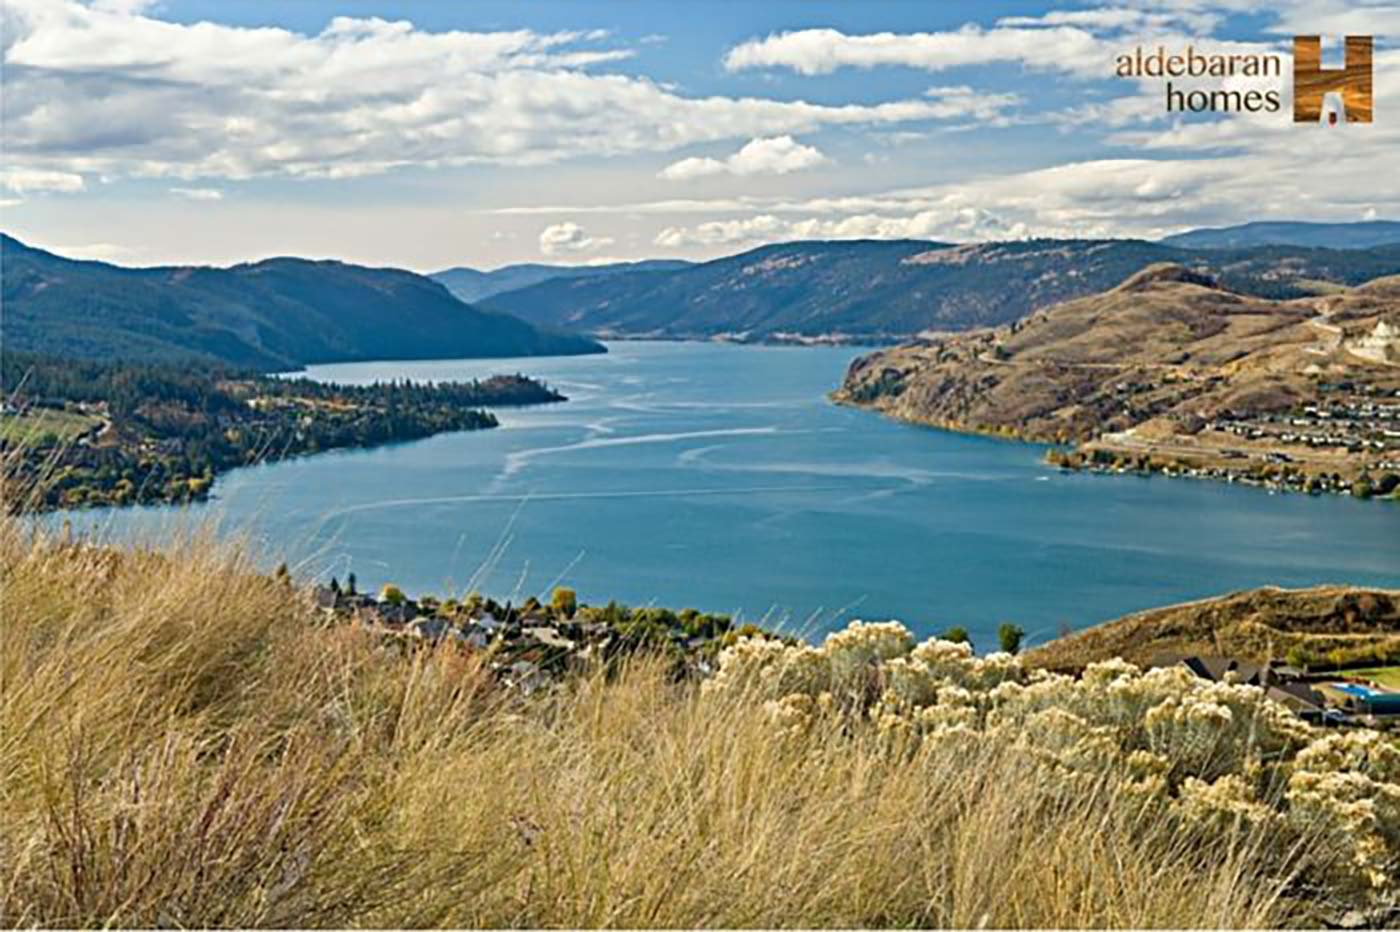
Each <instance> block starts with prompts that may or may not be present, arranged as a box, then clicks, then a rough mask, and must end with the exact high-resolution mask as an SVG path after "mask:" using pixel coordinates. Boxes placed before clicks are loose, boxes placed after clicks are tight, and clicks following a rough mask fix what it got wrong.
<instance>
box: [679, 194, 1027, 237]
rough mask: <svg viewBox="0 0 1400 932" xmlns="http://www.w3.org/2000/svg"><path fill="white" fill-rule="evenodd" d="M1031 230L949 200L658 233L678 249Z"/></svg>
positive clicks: (990, 234) (730, 222)
mask: <svg viewBox="0 0 1400 932" xmlns="http://www.w3.org/2000/svg"><path fill="white" fill-rule="evenodd" d="M1028 234H1029V228H1028V227H1026V226H1025V225H1024V224H1012V223H1007V222H1006V221H1005V220H1003V219H1002V218H1001V217H998V216H997V215H996V214H994V213H992V212H990V211H987V210H984V209H983V208H980V207H974V206H966V205H964V206H958V205H956V204H953V203H951V202H950V203H948V204H946V205H944V206H942V207H940V208H938V209H930V210H922V211H919V212H917V213H914V214H910V215H907V216H889V215H881V214H855V215H852V216H849V217H842V218H840V219H826V218H820V217H804V218H800V219H788V218H782V217H777V216H774V215H772V214H760V215H759V216H756V217H747V218H743V219H735V220H712V221H709V222H707V223H701V224H697V225H696V226H694V227H667V228H666V229H664V230H662V231H661V232H660V233H659V234H657V236H656V240H655V243H656V245H658V246H663V247H666V248H669V249H677V248H683V247H687V246H745V245H755V244H758V243H773V242H785V241H790V240H808V239H822V240H835V239H884V240H890V239H952V240H956V241H958V242H966V241H971V240H986V239H1002V240H1005V239H1021V238H1024V237H1025V236H1027V235H1028Z"/></svg>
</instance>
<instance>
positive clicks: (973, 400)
mask: <svg viewBox="0 0 1400 932" xmlns="http://www.w3.org/2000/svg"><path fill="white" fill-rule="evenodd" d="M1397 347H1400V277H1390V278H1385V279H1377V280H1376V281H1373V282H1370V283H1368V284H1366V285H1363V286H1361V287H1358V288H1354V289H1350V290H1344V291H1340V292H1337V293H1333V294H1328V295H1320V296H1316V297H1309V298H1303V299H1298V300H1292V301H1272V300H1268V299H1264V298H1256V297H1250V296H1246V295H1241V294H1237V293H1235V292H1232V291H1229V290H1227V289H1224V288H1222V287H1220V286H1219V285H1217V284H1216V283H1215V282H1214V281H1213V280H1212V279H1211V278H1209V277H1208V276H1205V275H1202V274H1200V273H1198V272H1194V271H1191V270H1189V269H1185V268H1182V267H1181V266H1174V265H1170V264H1156V265H1152V266H1148V267H1147V268H1145V269H1143V270H1141V271H1140V272H1138V273H1136V274H1134V275H1133V276H1131V277H1129V278H1128V279H1127V280H1126V281H1124V282H1123V283H1122V284H1121V285H1119V286H1118V287H1116V288H1114V289H1112V290H1110V291H1106V292H1103V293H1101V294H1097V295H1093V296H1091V297H1087V298H1081V299H1078V300H1074V301H1068V302H1065V303H1063V304H1058V305H1055V306H1053V307H1050V308H1047V309H1045V310H1043V311H1038V312H1036V313H1034V314H1031V315H1030V316H1028V317H1026V318H1024V319H1022V320H1020V321H1017V322H1016V323H1014V324H1012V325H1010V326H1007V327H1001V328H997V329H995V330H981V331H977V332H973V333H965V334H953V335H938V336H929V337H926V338H924V339H920V340H918V341H915V342H913V343H910V344H907V345H904V346H899V347H895V348H893V349H888V350H882V351H880V352H876V353H873V354H871V355H869V356H865V357H862V358H860V359H858V360H856V361H855V362H854V363H853V364H852V365H851V368H850V370H849V372H848V373H847V376H846V380H845V383H844V384H843V386H842V387H841V389H840V391H838V392H837V393H836V395H835V397H836V399H837V400H838V401H842V402H847V403H851V404H857V405H862V406H868V407H872V408H874V409H876V410H878V411H881V412H883V413H885V414H888V415H891V416H893V417H898V418H902V419H905V420H910V421H917V422H920V423H926V424H932V425H935V426H940V427H948V428H953V429H960V430H971V431H978V432H991V433H999V434H1006V435H1012V436H1018V437H1023V438H1026V439H1031V440H1038V441H1044V442H1061V443H1069V442H1076V443H1080V444H1084V445H1085V446H1084V448H1083V449H1084V450H1085V451H1086V452H1087V453H1088V454H1090V455H1092V454H1093V453H1094V451H1105V452H1107V453H1109V454H1111V455H1112V456H1113V457H1118V458H1133V457H1138V458H1142V459H1144V460H1146V459H1149V458H1156V459H1158V460H1159V461H1163V462H1166V461H1171V462H1177V461H1179V462H1180V463H1182V464H1184V465H1194V466H1200V465H1211V464H1212V463H1219V462H1221V461H1223V460H1227V459H1229V460H1235V461H1240V462H1241V463H1243V464H1251V463H1252V464H1254V465H1256V466H1261V465H1262V464H1266V463H1267V464H1279V463H1288V464H1293V465H1291V466H1290V467H1289V468H1291V469H1296V471H1297V472H1298V473H1299V474H1300V475H1328V476H1331V474H1333V473H1337V474H1340V475H1342V476H1346V477H1355V476H1357V475H1360V474H1362V473H1365V472H1367V471H1368V470H1369V471H1371V472H1373V473H1374V472H1376V471H1385V470H1387V469H1393V468H1394V467H1393V465H1392V464H1393V463H1394V461H1396V460H1400V349H1397ZM1309 407H1313V408H1315V409H1318V410H1314V411H1312V412H1309V411H1308V410H1307V409H1308V408H1309ZM1391 432H1395V433H1396V435H1395V436H1392V435H1391Z"/></svg>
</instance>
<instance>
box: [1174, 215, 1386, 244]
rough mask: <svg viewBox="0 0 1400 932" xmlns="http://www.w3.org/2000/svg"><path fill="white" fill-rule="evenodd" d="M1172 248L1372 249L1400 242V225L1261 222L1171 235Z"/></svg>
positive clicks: (1384, 222)
mask: <svg viewBox="0 0 1400 932" xmlns="http://www.w3.org/2000/svg"><path fill="white" fill-rule="evenodd" d="M1161 242H1163V243H1165V244H1167V245H1168V246H1182V247H1186V248H1191V249H1221V248H1235V247H1241V246H1264V245H1277V246H1324V247H1327V248H1329V249H1369V248H1370V247H1372V246H1385V245H1390V244H1394V243H1400V222H1397V221H1394V220H1365V221H1360V222H1357V223H1305V222H1303V221H1271V220H1261V221H1258V222H1255V223H1242V224H1240V225H1239V226H1233V227H1215V228H1203V229H1200V230H1188V231H1187V232H1185V233H1177V234H1176V235H1175V236H1168V237H1166V238H1165V239H1163V240H1161Z"/></svg>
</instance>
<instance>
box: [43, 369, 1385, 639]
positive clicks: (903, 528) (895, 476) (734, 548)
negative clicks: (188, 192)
mask: <svg viewBox="0 0 1400 932" xmlns="http://www.w3.org/2000/svg"><path fill="white" fill-rule="evenodd" d="M858 352H859V351H858V350H855V349H847V348H843V349H835V348H823V347H811V348H802V349H797V348H776V347H752V346H749V347H741V346H733V345H715V344H701V343H671V342H655V343H646V342H637V341H629V342H625V343H616V344H611V346H610V352H609V353H608V354H605V355H596V356H587V357H571V358H551V359H516V360H509V361H507V362H505V363H501V362H491V361H486V360H479V361H472V360H467V361H448V360H444V361H436V362H421V363H364V364H341V365H333V366H326V367H316V368H313V369H312V370H311V371H310V372H309V373H308V375H309V376H310V377H313V378H316V379H318V380H323V381H326V382H331V383H335V384H342V385H344V384H364V385H369V384H372V383H374V382H381V383H383V382H386V381H390V380H394V379H403V378H411V379H414V380H416V381H420V382H429V381H431V382H447V381H467V382H470V381H471V380H472V379H476V378H485V377H487V376H488V375H490V374H491V373H492V372H495V371H500V368H501V366H502V365H505V366H507V367H508V368H509V369H510V370H511V371H519V372H521V373H522V374H524V375H526V376H528V377H531V378H533V379H535V380H536V381H540V382H544V383H546V384H548V385H551V386H554V387H556V388H557V390H558V391H560V392H561V393H563V394H566V395H568V397H569V399H570V400H569V402H568V403H566V404H557V405H543V406H532V407H516V408H500V409H495V415H496V416H497V418H498V419H499V421H500V426H499V427H498V428H496V429H493V430H487V431H479V432H475V433H469V434H450V433H449V434H440V435H438V436H436V437H433V438H429V439H427V440H424V441H421V442H416V443H411V444H395V445H391V446H385V447H379V448H377V449H373V450H359V451H356V450H341V451H333V452H329V453H325V454H321V455H318V456H314V457H303V458H298V459H294V460H289V461H285V462H279V463H274V464H269V465H266V466H261V467H258V468H256V469H247V470H234V471H233V472H230V473H228V474H226V475H223V476H221V477H220V479H219V481H218V483H217V484H216V486H215V488H214V494H213V497H212V498H211V499H210V500H209V502H208V503H206V504H198V505H195V506H193V507H192V508H191V509H189V510H188V511H180V510H176V509H169V508H135V509H122V510H119V511H100V512H86V513H85V512H81V511H74V512H66V513H63V514H58V515H54V516H52V518H51V519H50V520H51V521H52V522H53V523H54V525H55V526H57V525H60V524H61V523H62V522H63V521H64V520H68V521H70V522H71V523H72V524H73V526H74V528H75V530H82V529H84V528H97V529H99V530H100V531H101V532H102V533H103V534H105V535H108V536H109V537H110V538H111V539H114V540H134V541H141V540H152V539H155V540H159V539H164V538H167V537H169V536H171V535H172V534H178V533H179V529H180V528H181V527H182V526H188V525H190V524H194V525H204V524H209V525H214V526H217V527H219V528H221V529H222V531H223V533H226V534H228V535H230V536H246V537H248V538H249V539H251V540H253V541H255V542H258V543H260V544H262V545H264V546H266V547H267V548H268V549H269V550H273V551H275V552H276V553H278V554H280V556H279V557H278V558H277V560H276V561H273V565H275V562H277V561H280V560H282V559H286V560H288V561H289V562H290V563H291V564H292V565H293V566H297V567H300V568H301V569H302V571H303V572H315V573H319V574H321V575H322V578H325V579H329V578H330V577H331V576H338V577H339V578H340V579H341V580H344V579H345V578H346V576H347V574H348V573H349V572H355V573H356V574H357V575H358V577H359V580H360V585H361V587H362V589H363V590H366V591H371V592H373V591H377V590H378V588H379V586H380V585H382V584H383V583H385V582H393V583H396V584H398V585H399V586H401V587H402V588H403V589H404V590H405V591H408V592H456V593H460V592H466V591H471V590H473V589H476V590H479V591H481V592H483V593H485V594H487V595H490V596H493V597H494V598H496V599H497V600H498V601H499V602H501V603H504V602H507V601H510V602H513V603H514V604H516V605H519V604H520V603H521V602H523V601H524V600H525V599H526V598H528V597H529V596H531V595H534V596H536V597H537V598H540V599H541V600H545V599H547V596H548V593H549V592H550V591H551V589H552V588H553V586H555V585H561V584H562V585H570V586H574V587H576V588H577V589H578V591H579V598H580V600H581V601H585V602H589V603H606V602H607V601H608V600H610V599H617V600H619V601H620V602H624V603H626V604H630V605H634V606H647V605H661V606H683V605H691V606H695V607H696V608H698V609H700V610H702V611H707V612H711V613H719V614H728V615H731V616H732V617H734V618H735V619H736V621H737V622H738V623H741V624H742V623H749V622H752V623H754V624H759V625H770V626H771V625H776V624H778V623H783V624H784V625H786V626H787V627H789V628H792V629H795V630H798V631H802V632H804V633H806V632H811V633H814V634H820V633H821V632H824V631H827V630H831V629H833V628H835V627H839V626H840V625H841V624H843V623H844V621H845V620H848V619H849V618H851V617H896V618H909V619H919V620H920V623H921V624H927V625H928V626H929V627H928V628H927V629H921V630H919V631H918V632H917V633H918V634H919V635H920V636H924V635H928V634H933V633H937V632H941V631H943V630H946V629H947V628H949V627H952V626H955V625H961V626H963V627H965V628H967V629H968V631H969V633H970V634H971V636H972V639H973V641H974V642H975V643H976V645H977V646H978V648H979V649H985V648H986V647H987V646H989V645H992V644H995V643H996V641H997V628H998V626H999V625H1000V624H1001V623H1003V622H1012V623H1015V624H1019V625H1021V626H1022V627H1023V628H1025V629H1026V632H1027V641H1028V643H1030V644H1040V643H1044V642H1045V641H1047V640H1049V639H1050V638H1052V637H1054V636H1055V635H1056V634H1057V632H1059V631H1060V630H1061V629H1062V628H1066V627H1068V628H1071V629H1073V630H1080V629H1082V628H1085V627H1088V626H1089V625H1092V624H1095V623H1098V622H1101V621H1105V620H1107V619H1110V618H1116V617H1119V616H1122V615H1124V614H1127V613H1129V612H1132V611H1135V610H1139V609H1143V608H1147V607H1150V606H1153V605H1163V604H1170V603H1174V602H1181V601H1184V600H1188V599H1193V598H1201V597H1205V596H1210V595H1214V594H1217V593H1220V592H1228V591H1235V590H1240V589H1248V588H1253V587H1256V586H1263V585H1283V586H1290V587H1297V586H1307V585H1315V584H1320V583H1329V582H1349V583H1354V584H1357V585H1369V586H1377V587H1382V588H1395V587H1397V586H1400V576H1397V573H1396V568H1397V567H1400V539H1397V537H1396V535H1395V533H1394V517H1393V514H1391V513H1389V512H1388V509H1386V508H1384V507H1381V508H1377V507H1375V505H1374V503H1366V502H1360V501H1356V500H1353V499H1350V498H1344V497H1340V496H1324V497H1318V498H1309V497H1305V496H1269V495H1263V494H1260V493H1258V492H1257V491H1254V490H1242V489H1238V488H1231V487H1229V486H1225V485H1223V484H1215V483H1185V482H1169V481H1162V480H1154V481H1144V480H1140V479H1136V478H1132V477H1099V476H1088V475H1080V474H1074V473H1062V472H1059V471H1057V470H1055V469H1051V468H1048V467H1047V466H1046V465H1045V464H1044V463H1043V462H1042V458H1043V455H1044V447H1041V446H1036V445H1028V444H1021V443H1015V442H1006V441H993V440H989V439H985V438H978V437H967V436H961V435H955V434H947V433H942V432H936V431H928V430H922V429H917V428H911V427H910V426H909V425H905V424H900V423H897V422H894V421H891V420H888V419H884V418H880V417H877V416H873V415H872V414H871V413H869V412H865V411H858V410H854V409H851V408H848V407H840V406H834V405H831V404H830V403H828V402H827V401H826V399H825V397H824V393H825V392H826V391H827V389H829V388H830V386H831V385H832V384H833V382H834V381H836V380H837V379H838V378H839V376H840V373H841V372H842V371H843V370H844V369H845V367H846V366H847V364H848V363H849V362H850V360H851V359H852V358H853V357H854V356H855V355H856V354H857V353H858ZM1144 526H1148V527H1150V528H1151V529H1152V530H1151V533H1150V534H1144V533H1143V527H1144ZM269 568H271V567H269Z"/></svg>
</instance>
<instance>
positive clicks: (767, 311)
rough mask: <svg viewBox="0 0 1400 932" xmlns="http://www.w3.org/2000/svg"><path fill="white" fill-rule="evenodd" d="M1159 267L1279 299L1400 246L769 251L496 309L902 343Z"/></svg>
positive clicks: (559, 323)
mask: <svg viewBox="0 0 1400 932" xmlns="http://www.w3.org/2000/svg"><path fill="white" fill-rule="evenodd" d="M1153 262H1175V263H1179V264H1181V265H1185V266H1188V267H1191V268H1194V269H1199V270H1201V271H1205V272H1210V273H1212V274H1213V275H1215V276H1216V277H1218V278H1219V279H1220V281H1221V282H1222V283H1223V284H1225V285H1226V286H1228V287H1230V288H1233V289H1235V290H1237V291H1240V292H1243V293H1246V294H1252V295H1258V296H1264V297H1272V298H1289V297H1298V296H1302V295H1305V294H1310V293H1314V292H1315V291H1316V290H1317V289H1318V288H1319V287H1325V286H1322V285H1320V284H1319V283H1326V282H1332V283H1337V284H1347V285H1352V284H1358V283H1360V282H1363V281H1367V280H1370V279H1372V278H1376V277H1378V276H1381V275H1386V274H1393V273H1395V272H1400V246H1384V247H1377V248H1375V249H1370V250H1330V249H1310V248H1302V247H1288V246H1268V247H1256V248H1250V249H1210V250H1187V249H1180V248H1176V247H1173V246H1165V245H1162V244H1159V243H1149V242H1144V241H1141V240H1025V241H1019V242H1005V243H981V244H969V245H962V246H954V245H948V244H942V243H929V242H914V241H907V240H906V241H868V240H867V241H843V242H798V243H783V244H780V245H773V246H764V247H761V248H759V249H755V250H752V251H750V252H746V253H742V254H740V255H737V256H728V257H725V258H722V259H716V260H714V261H711V262H705V263H702V264H699V265H694V266H690V267H689V268H685V269H681V270H679V271H672V272H664V271H649V272H626V273H620V274H616V275H610V276H606V277H598V278H583V279H573V280H570V279H555V280H552V281H546V282H542V283H540V284H537V285H533V286H530V287H528V288H523V289H519V290H517V291H512V292H507V293H505V294H499V295H496V296H495V297H494V298H491V299H489V300H488V301H487V302H486V305H487V306H489V307H493V308H496V309H499V310H502V311H508V312H510V313H512V314H516V315H518V316H520V317H523V318H525V319H526V320H528V321H531V322H532V323H535V324H538V325H541V326H549V327H561V328H568V329H571V330H576V331H580V332H584V333H591V334H595V335H620V336H659V337H670V338H677V337H678V338H698V339H708V338H716V337H723V338H728V339H738V340H773V339H813V338H822V337H827V338H831V337H835V338H844V339H848V340H890V339H898V338H903V337H907V336H910V335H912V334H915V333H918V332H920V331H924V330H966V329H969V328H973V327H980V326H989V325H997V324H1003V323H1007V322H1009V321H1012V320H1016V319H1017V318H1020V317H1023V316H1025V315H1026V314H1028V313H1030V312H1031V311H1034V310H1036V309H1038V308H1041V307H1046V306H1049V305H1051V304H1054V303H1056V302H1059V301H1064V300H1068V299H1071V298H1077V297H1081V296H1083V295H1087V294H1093V293H1095V292H1098V291H1102V290H1104V289H1107V288H1111V287H1113V286H1114V285H1116V284H1118V283H1119V282H1120V281H1122V280H1123V279H1125V278H1127V277H1128V276H1129V275H1131V274H1132V273H1134V272H1136V271H1138V270H1139V269H1141V268H1143V267H1144V266H1146V265H1148V264H1150V263H1153Z"/></svg>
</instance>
